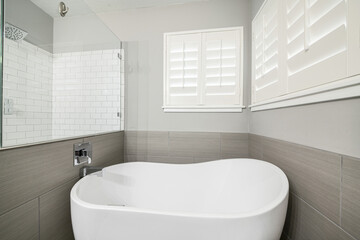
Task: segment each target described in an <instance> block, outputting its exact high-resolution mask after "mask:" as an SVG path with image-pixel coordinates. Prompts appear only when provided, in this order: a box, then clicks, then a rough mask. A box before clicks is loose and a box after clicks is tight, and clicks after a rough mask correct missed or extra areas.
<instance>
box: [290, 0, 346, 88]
mask: <svg viewBox="0 0 360 240" xmlns="http://www.w3.org/2000/svg"><path fill="white" fill-rule="evenodd" d="M286 40H287V46H286V48H287V66H288V69H287V75H288V84H289V85H288V88H289V92H295V91H299V90H302V89H306V88H309V87H313V86H317V85H321V84H323V83H327V82H331V81H335V80H338V79H341V78H344V77H346V75H347V71H346V57H347V56H346V54H347V51H346V50H347V30H346V0H287V1H286ZM329 69H331V71H329Z"/></svg>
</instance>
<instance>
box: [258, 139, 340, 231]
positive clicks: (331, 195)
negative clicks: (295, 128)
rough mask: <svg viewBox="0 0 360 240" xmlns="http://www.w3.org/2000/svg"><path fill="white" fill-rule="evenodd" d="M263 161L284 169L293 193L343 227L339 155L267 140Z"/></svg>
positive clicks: (264, 142)
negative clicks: (341, 221)
mask: <svg viewBox="0 0 360 240" xmlns="http://www.w3.org/2000/svg"><path fill="white" fill-rule="evenodd" d="M262 142H263V158H264V160H266V161H269V162H272V163H274V164H275V165H277V166H278V167H280V168H282V169H283V170H284V172H285V173H286V175H287V177H288V179H289V182H290V190H291V191H292V192H294V193H295V194H297V195H298V196H299V197H301V198H302V199H304V200H305V201H306V202H307V203H309V204H311V205H312V206H314V207H315V208H316V209H318V210H319V211H320V212H322V213H323V214H324V215H325V216H327V217H328V218H330V219H331V220H332V221H334V222H335V223H337V224H340V207H339V206H340V161H341V157H340V156H339V155H337V154H333V153H329V152H325V151H321V150H316V149H311V148H308V147H304V146H300V145H296V144H291V143H287V142H283V141H278V140H274V139H269V138H264V139H263V141H262Z"/></svg>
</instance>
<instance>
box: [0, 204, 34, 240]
mask: <svg viewBox="0 0 360 240" xmlns="http://www.w3.org/2000/svg"><path fill="white" fill-rule="evenodd" d="M38 205H39V204H38V199H37V198H36V199H33V200H31V201H29V202H27V203H25V204H23V205H21V206H20V207H17V208H15V209H13V210H11V211H9V212H7V213H5V214H3V215H2V216H0V239H2V240H29V239H30V240H32V239H34V240H35V239H38V238H39V227H38V226H39V225H38V224H39V209H38Z"/></svg>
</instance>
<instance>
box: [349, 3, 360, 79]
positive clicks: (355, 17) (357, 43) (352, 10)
mask: <svg viewBox="0 0 360 240" xmlns="http://www.w3.org/2000/svg"><path fill="white" fill-rule="evenodd" d="M348 5H349V6H348V9H349V12H348V31H349V35H348V36H349V39H348V71H349V76H353V75H357V74H360V12H359V10H360V1H359V0H348Z"/></svg>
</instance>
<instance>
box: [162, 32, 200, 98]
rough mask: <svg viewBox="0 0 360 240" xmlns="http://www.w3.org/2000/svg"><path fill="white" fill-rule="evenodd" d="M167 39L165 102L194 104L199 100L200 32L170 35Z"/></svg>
mask: <svg viewBox="0 0 360 240" xmlns="http://www.w3.org/2000/svg"><path fill="white" fill-rule="evenodd" d="M167 41H168V43H167V46H168V50H167V59H168V61H167V64H168V66H167V86H168V96H167V98H168V99H167V102H168V103H169V104H170V105H196V104H197V103H198V102H199V77H200V66H201V65H200V64H201V61H200V60H201V59H200V56H201V34H186V35H178V36H170V37H168V39H167Z"/></svg>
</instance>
